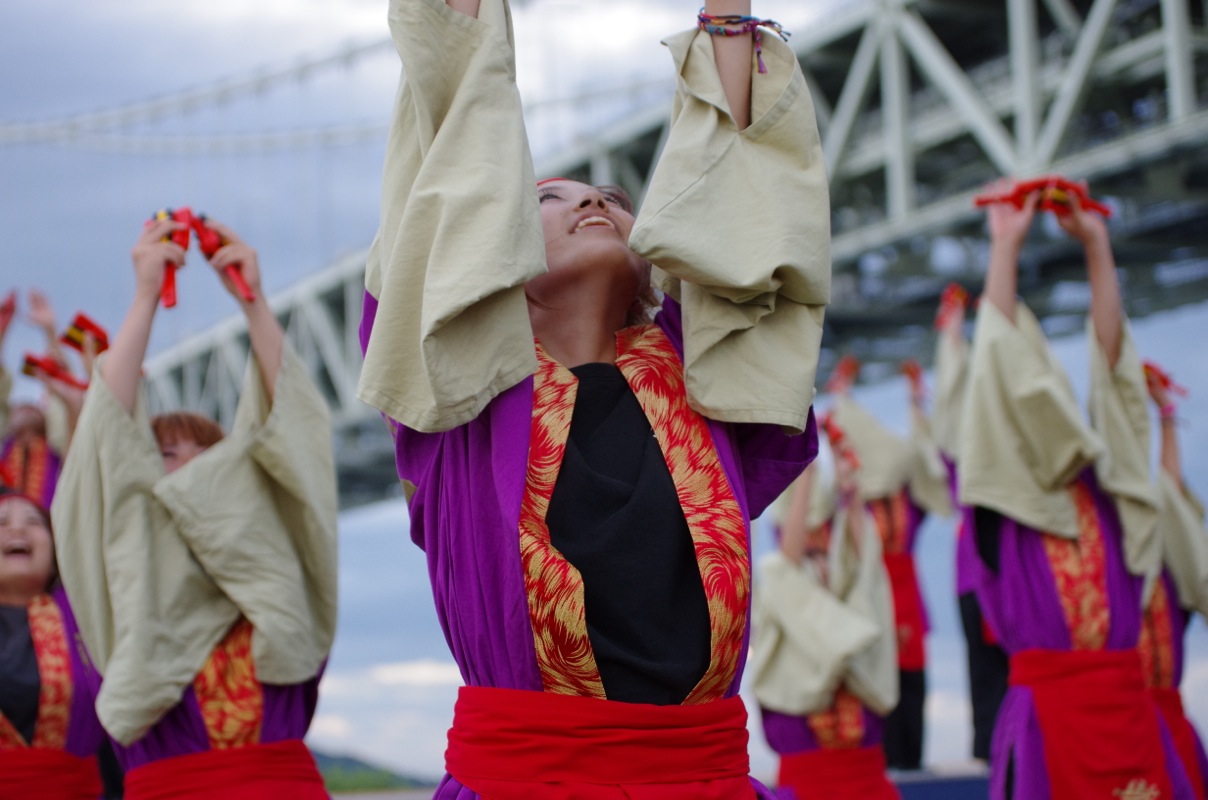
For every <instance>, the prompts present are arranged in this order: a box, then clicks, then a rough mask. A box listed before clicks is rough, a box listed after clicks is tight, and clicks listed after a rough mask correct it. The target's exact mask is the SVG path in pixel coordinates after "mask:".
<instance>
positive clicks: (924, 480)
mask: <svg viewBox="0 0 1208 800" xmlns="http://www.w3.org/2000/svg"><path fill="white" fill-rule="evenodd" d="M859 369H860V364H859V362H858V361H856V359H855V358H854V357H852V356H845V357H844V358H843V359H841V360H840V363H839V364H838V365H837V366H836V369H835V376H834V377H832V379H831V380H830V381H829V382H828V384H827V388H828V390H829V391H831V392H833V393H834V395H835V400H834V405H833V406H832V415H833V418H834V422H835V424H836V425H837V426H838V427H839V428H840V429H842V430H843V431H844V432H845V435H846V437H847V442H848V444H849V446H850V447H851V449H852V450H853V451H854V453H855V454H856V458H857V459H858V460H859V462H860V470H859V472H858V473H857V474H856V478H855V480H856V486H857V489H856V493H857V495H858V496H859V498H860V499H861V500H862V501H863V502H864V504H865V506H866V508H867V509H868V512H869V514H871V516H872V519H873V522H874V524H875V526H876V530H877V533H878V534H879V535H880V537H881V549H882V552H883V554H884V560H885V568H886V569H887V570H888V572H889V583H890V586H891V587H892V590H893V609H894V627H895V629H896V631H897V637H898V647H897V650H898V681H899V687H900V689H899V699H898V704H897V706H896V707H895V708H894V709H893V711H892V713H890V714H889V716H888V718H887V719H886V720H885V737H884V743H883V744H884V747H885V757H886V759H887V760H888V762H889V766H890V768H891V769H918V768H919V767H920V766H921V765H922V760H923V735H924V720H923V707H924V704H925V701H926V697H927V672H926V668H927V650H926V641H925V640H926V636H927V630H928V623H927V608H926V604H925V603H924V602H923V592H922V589H921V587H920V585H919V578H918V573H917V570H916V566H915V560H914V550H915V546H916V544H917V543H918V533H919V529H920V528H921V527H922V524H923V521H924V520H925V519H926V518H927V515H928V514H929V513H937V514H940V515H942V516H947V515H949V514H951V513H952V506H951V503H950V501H949V488H948V475H947V473H946V471H945V469H944V465H943V463H942V462H941V461H940V458H939V454H938V452H936V449H935V444H934V442H933V441H932V439H931V433H930V428H929V423H928V420H927V417H926V414H925V413H924V411H923V407H922V403H923V397H922V388H921V383H917V382H916V383H912V388H911V395H910V403H911V427H912V432H911V437H910V438H909V439H905V438H903V437H900V436H898V435H896V434H894V433H893V432H892V431H890V430H888V429H887V428H885V426H883V425H882V424H881V423H880V422H878V421H877V419H876V418H875V417H873V416H872V414H870V413H869V412H868V411H867V410H865V409H864V408H863V407H862V406H860V405H859V404H858V403H856V401H855V400H854V399H852V396H851V387H852V385H853V384H854V383H855V380H856V376H857V374H858V373H859Z"/></svg>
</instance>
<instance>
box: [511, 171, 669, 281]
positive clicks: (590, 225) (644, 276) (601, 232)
mask: <svg viewBox="0 0 1208 800" xmlns="http://www.w3.org/2000/svg"><path fill="white" fill-rule="evenodd" d="M537 191H538V194H537V197H538V200H539V202H540V204H541V223H542V226H543V228H544V230H545V261H546V265H547V266H548V268H549V274H548V275H546V276H542V277H541V278H537V279H535V281H534V282H533V283H538V284H540V283H546V284H549V283H553V282H556V281H557V280H560V279H561V277H564V276H565V274H566V273H572V272H576V271H578V272H582V271H587V273H588V274H607V275H609V276H610V279H611V280H614V281H618V282H619V288H622V289H623V290H624V291H625V292H630V291H632V294H633V295H634V296H636V295H637V293H638V292H639V291H641V290H642V288H643V286H644V285H645V283H646V282H647V281H648V274H649V266H648V265H647V264H646V262H645V261H643V260H642V259H641V258H640V257H638V255H637V254H636V253H634V252H633V250H631V249H630V247H629V234H630V233H631V232H632V231H633V222H634V217H633V205H632V201H630V199H629V197H628V195H626V194H625V193H624V192H623V191H622V190H620V189H618V188H616V187H609V186H603V187H596V186H592V185H590V184H586V183H580V182H578V181H571V180H562V179H559V180H554V181H549V182H546V183H543V184H541V185H540V186H539V187H538V190H537ZM550 277H553V281H547V280H545V279H546V278H550Z"/></svg>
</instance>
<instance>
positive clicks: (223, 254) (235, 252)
mask: <svg viewBox="0 0 1208 800" xmlns="http://www.w3.org/2000/svg"><path fill="white" fill-rule="evenodd" d="M206 224H207V225H209V226H210V227H211V228H213V229H214V230H216V231H218V233H219V235H221V236H222V239H223V242H224V244H223V246H222V247H220V248H219V249H218V252H216V253H215V254H214V256H213V257H212V258H211V259H210V266H212V267H213V268H214V271H215V272H216V273H218V277H219V278H220V279H221V280H222V286H223V288H224V289H226V290H227V292H228V293H229V294H230V295H231V297H233V298H235V302H237V303H238V304H239V308H240V309H242V311H243V314H244V316H245V317H247V333H248V339H249V340H251V343H252V354H253V355H254V356H255V357H256V364H257V365H259V367H260V377H261V379H262V380H263V381H264V389H265V391H267V392H268V396H269V399H270V400H271V399H272V396H273V389H274V387H275V386H276V385H277V374H278V372H279V371H280V369H281V351H282V349H283V348H284V347H285V332H284V331H283V330H281V323H279V322H277V317H276V316H274V315H273V311H272V309H271V308H269V305H268V299H267V298H266V297H265V296H264V290H263V288H262V287H261V281H260V261H259V259H258V258H257V256H256V250H255V249H254V248H253V247H252V246H251V245H249V244H247V242H245V241H243V240H242V239H240V238H239V235H238V234H236V233H235V231H233V230H232V229H231V228H230V227H228V226H226V225H223V224H222V223H221V222H217V221H215V220H212V219H211V220H207V222H206ZM231 266H234V267H236V268H237V269H238V270H239V271H240V272H241V273H242V274H243V280H244V282H245V283H246V284H247V285H248V288H250V289H251V290H252V294H253V295H254V297H255V299H254V300H252V301H251V302H248V301H247V300H245V299H244V298H243V294H242V292H241V291H240V289H239V287H237V286H236V285H235V284H234V283H233V282H232V281H231V279H230V277H229V276H228V275H227V272H226V270H227V267H231Z"/></svg>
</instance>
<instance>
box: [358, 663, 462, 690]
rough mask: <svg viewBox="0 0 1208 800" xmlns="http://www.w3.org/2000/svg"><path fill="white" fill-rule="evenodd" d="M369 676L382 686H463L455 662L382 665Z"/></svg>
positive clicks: (370, 672) (373, 669)
mask: <svg viewBox="0 0 1208 800" xmlns="http://www.w3.org/2000/svg"><path fill="white" fill-rule="evenodd" d="M369 675H370V677H371V678H372V680H374V681H375V682H377V683H378V684H380V685H382V686H407V687H422V686H461V684H462V680H461V670H459V669H458V668H457V665H456V664H454V663H453V662H451V661H450V662H440V661H410V662H403V663H401V664H381V665H379V666H376V667H373V668H372V669H371V670H369Z"/></svg>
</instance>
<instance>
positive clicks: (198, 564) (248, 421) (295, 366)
mask: <svg viewBox="0 0 1208 800" xmlns="http://www.w3.org/2000/svg"><path fill="white" fill-rule="evenodd" d="M283 359H284V360H283V363H282V366H281V370H280V372H279V374H278V379H277V386H276V387H275V390H274V393H273V397H274V400H273V402H272V404H271V408H270V404H269V402H268V398H267V393H266V392H265V390H264V386H263V383H262V380H261V377H260V373H259V371H258V370H257V369H255V368H254V367H253V368H250V369H249V370H248V373H247V376H246V377H245V379H244V385H243V394H242V396H241V398H240V402H239V407H238V409H237V411H236V423H235V428H234V430H233V431H232V432H231V433H230V435H228V436H227V437H226V438H225V439H223V440H222V441H221V442H219V443H218V444H216V445H214V446H212V447H210V448H209V449H207V450H206V451H205V452H203V453H201V454H200V455H198V456H197V457H196V458H194V459H193V460H191V461H190V462H189V463H188V464H186V465H185V466H183V467H181V468H180V469H178V470H176V471H175V472H173V473H172V474H170V475H164V474H163V462H162V459H161V458H160V455H159V448H158V447H157V445H156V442H155V439H154V437H153V436H152V434H151V428H150V424H149V421H148V419H147V416H146V412H145V410H144V408H143V405H142V403H141V401H140V402H139V403H138V405H137V406H136V409H135V413H134V415H133V416H132V415H130V414H128V413H127V412H126V411H125V409H124V408H122V406H121V405H120V404H119V403H118V402H117V400H116V399H115V398H114V397H113V394H112V392H111V391H110V390H109V387H108V386H106V385H105V383H104V380H103V379H102V378H101V377H100V376H101V374H102V371H101V370H99V369H98V370H97V371H96V377H94V379H93V384H92V387H91V388H90V389H89V391H88V398H87V400H86V402H85V404H84V411H83V413H82V414H81V418H80V423H79V425H78V427H77V430H76V435H75V438H74V440H73V443H72V447H71V450H70V452H69V454H68V457H67V459H66V462H65V465H64V469H63V474H62V477H61V478H60V483H59V487H58V490H57V491H56V493H55V500H54V506H53V509H52V513H53V516H54V524H55V531H56V536H55V540H56V549H57V551H58V556H59V564H60V571H61V574H62V577H63V583H64V585H65V586H66V588H67V592H68V596H69V597H70V598H71V602H72V608H73V609H74V610H75V612H76V617H77V619H78V620H79V623H80V630H81V633H82V635H83V637H84V642H85V644H86V646H87V647H88V651H89V654H90V656H91V658H92V659H93V662H94V663H95V664H96V666H97V669H98V670H99V671H100V672H101V673H102V675H103V676H104V681H103V682H102V685H101V691H100V694H99V696H98V698H97V715H98V717H99V718H100V720H101V723H102V724H103V725H104V726H105V729H106V730H107V731H108V732H109V733H110V735H112V736H113V737H114V738H115V739H117V740H118V741H119V742H122V743H123V744H129V743H131V742H133V741H135V740H137V739H138V738H139V737H141V736H142V735H143V734H144V733H145V732H146V730H147V729H148V728H149V727H150V726H152V725H153V724H155V722H157V721H158V720H159V719H160V717H162V716H163V714H164V713H165V712H166V711H168V710H169V709H171V708H172V707H173V706H174V705H176V703H178V702H179V701H180V698H181V693H182V692H183V691H184V689H185V687H186V686H188V685H189V683H191V682H192V680H193V678H194V677H195V676H196V674H197V672H198V670H200V669H201V667H202V665H203V664H204V663H205V660H206V659H207V658H208V657H209V655H210V652H211V651H212V650H213V649H214V646H215V645H217V644H218V642H219V641H220V640H221V639H222V637H223V636H225V635H226V633H227V631H228V630H229V629H230V627H231V625H233V624H234V623H235V622H236V621H237V620H238V619H239V617H240V616H241V615H242V616H244V617H247V618H248V619H249V620H250V621H251V622H252V625H253V627H254V629H255V634H254V636H253V638H252V653H253V657H254V658H255V663H256V675H257V678H258V679H259V680H261V681H263V682H265V683H272V684H292V683H300V682H302V681H305V680H308V679H310V678H313V677H314V676H315V675H316V674H317V673H318V670H319V668H320V666H321V664H322V662H323V659H325V658H326V656H327V653H328V650H329V649H330V646H331V641H332V636H333V632H334V626H335V613H336V606H335V603H336V584H335V581H336V539H335V534H336V496H335V478H334V469H333V467H332V456H331V429H330V425H329V423H328V420H327V411H326V408H325V406H324V404H323V400H322V398H321V397H319V396H318V392H317V391H316V390H315V389H314V387H313V386H311V385H310V383H309V380H308V379H307V378H306V376H305V370H304V367H303V366H302V364H301V362H300V361H299V359H298V358H297V356H296V355H294V353H293V351H292V350H291V349H290V348H289V347H288V346H287V347H286V348H285V351H284V355H283Z"/></svg>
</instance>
